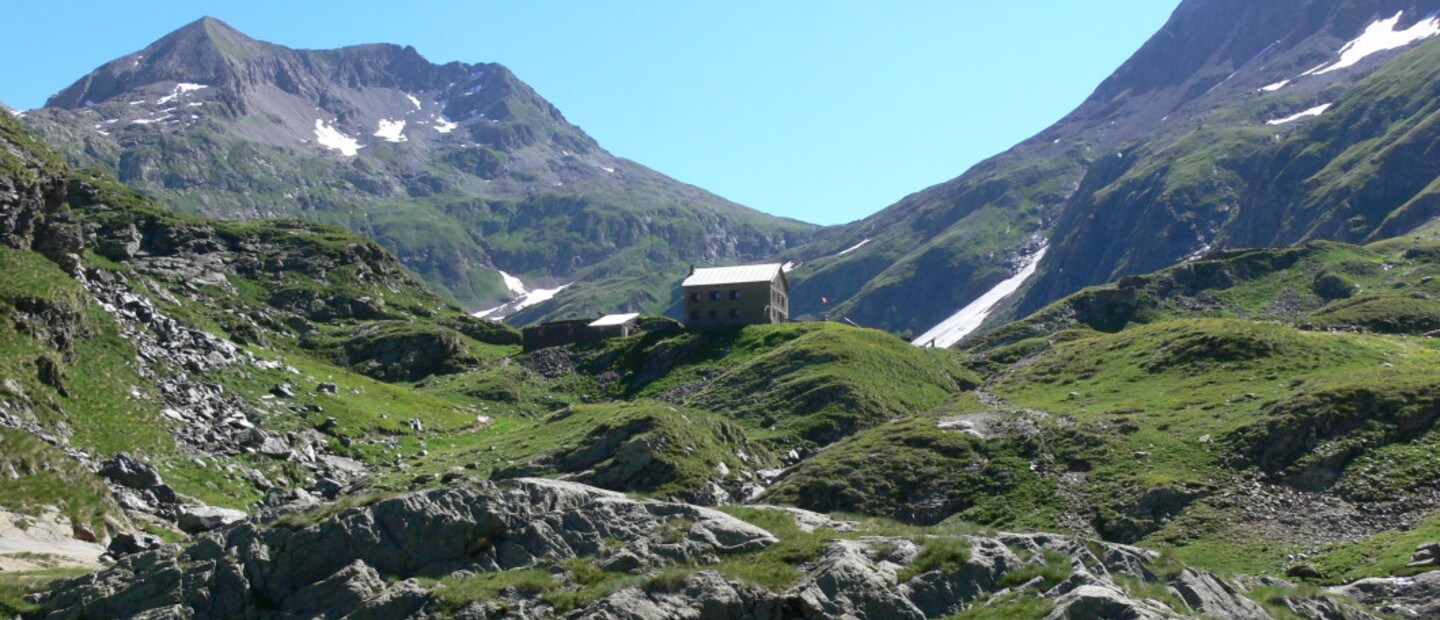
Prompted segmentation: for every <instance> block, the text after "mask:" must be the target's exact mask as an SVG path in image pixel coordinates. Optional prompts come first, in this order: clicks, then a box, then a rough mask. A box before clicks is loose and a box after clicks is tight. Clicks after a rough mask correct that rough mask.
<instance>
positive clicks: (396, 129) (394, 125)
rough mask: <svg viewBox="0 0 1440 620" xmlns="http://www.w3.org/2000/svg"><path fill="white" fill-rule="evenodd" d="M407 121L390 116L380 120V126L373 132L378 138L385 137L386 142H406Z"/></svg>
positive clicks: (407, 139)
mask: <svg viewBox="0 0 1440 620" xmlns="http://www.w3.org/2000/svg"><path fill="white" fill-rule="evenodd" d="M404 131H405V121H392V120H390V119H388V118H386V119H381V120H380V127H379V128H378V129H376V130H375V133H374V134H372V135H374V136H375V137H377V138H384V139H385V141H386V142H406V141H409V138H406V137H405V134H404V133H403V132H404Z"/></svg>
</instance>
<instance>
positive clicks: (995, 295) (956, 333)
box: [910, 245, 1050, 348]
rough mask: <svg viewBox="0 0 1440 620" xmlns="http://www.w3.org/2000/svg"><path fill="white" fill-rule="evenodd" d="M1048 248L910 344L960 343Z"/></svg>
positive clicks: (1017, 286)
mask: <svg viewBox="0 0 1440 620" xmlns="http://www.w3.org/2000/svg"><path fill="white" fill-rule="evenodd" d="M1049 249H1050V246H1048V245H1047V246H1042V247H1041V248H1040V249H1039V250H1038V251H1036V252H1035V254H1034V255H1032V256H1031V257H1030V259H1029V260H1028V261H1026V263H1025V266H1024V267H1022V268H1021V269H1020V272H1019V273H1016V274H1015V275H1014V276H1011V277H1010V279H1008V280H1005V281H1004V282H1001V283H999V284H996V285H995V288H992V289H990V290H989V291H986V292H985V294H984V295H981V296H980V298H979V299H976V300H975V301H972V302H970V305H968V306H965V307H964V308H961V309H960V311H959V312H956V313H955V314H952V315H950V318H948V319H945V320H944V321H941V322H940V324H938V325H936V326H935V327H932V328H930V331H927V332H925V333H923V334H920V337H919V338H916V339H914V340H912V341H910V344H913V345H915V346H917V347H928V346H934V347H940V348H946V347H949V346H951V345H953V344H955V343H957V342H960V340H961V339H962V338H964V337H966V336H968V335H970V332H973V331H975V330H977V329H980V325H981V324H982V323H984V322H985V319H987V318H989V317H990V313H991V312H993V311H994V310H995V307H996V306H998V305H1000V302H1002V301H1005V298H1007V297H1009V296H1011V295H1013V294H1014V293H1015V291H1017V290H1019V289H1020V285H1021V284H1024V283H1025V281H1026V280H1029V279H1030V276H1033V275H1035V270H1036V269H1037V268H1038V267H1039V266H1040V260H1041V259H1043V258H1045V251H1046V250H1049Z"/></svg>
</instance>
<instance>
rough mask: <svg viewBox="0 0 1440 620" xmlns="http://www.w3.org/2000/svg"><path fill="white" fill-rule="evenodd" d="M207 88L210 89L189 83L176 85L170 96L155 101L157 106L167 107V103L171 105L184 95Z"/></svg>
mask: <svg viewBox="0 0 1440 620" xmlns="http://www.w3.org/2000/svg"><path fill="white" fill-rule="evenodd" d="M206 88H210V87H209V86H206V85H204V84H190V83H187V82H181V83H179V84H176V85H175V90H172V91H170V94H168V95H165V96H164V97H161V98H159V99H157V100H155V105H165V104H167V103H170V102H171V101H174V100H176V99H179V98H180V96H181V95H184V94H185V93H191V92H195V91H197V90H204V89H206Z"/></svg>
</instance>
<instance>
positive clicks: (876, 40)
mask: <svg viewBox="0 0 1440 620" xmlns="http://www.w3.org/2000/svg"><path fill="white" fill-rule="evenodd" d="M9 4H10V6H8V7H7V8H6V11H5V13H6V15H5V19H4V21H3V22H0V58H4V59H5V61H4V68H3V70H0V101H4V102H5V103H8V104H10V105H11V106H13V107H16V108H20V109H30V108H35V107H39V106H41V105H43V104H44V101H45V99H46V98H47V97H49V96H50V95H51V94H54V93H56V92H58V91H60V90H61V89H62V88H64V87H65V86H67V85H69V84H70V83H71V82H73V81H74V80H76V79H78V78H80V77H81V76H83V75H84V74H86V73H88V72H89V71H91V70H92V69H94V68H95V67H98V66H100V65H101V64H104V63H105V62H108V61H110V60H112V59H114V58H117V57H119V56H123V55H125V54H128V53H130V52H134V51H136V50H139V49H141V48H143V47H145V46H146V45H148V44H149V43H151V42H153V41H154V40H156V39H158V38H160V37H162V36H164V35H165V34H166V33H168V32H170V31H172V30H174V29H176V28H179V27H180V26H182V25H184V24H186V23H189V22H191V21H194V20H195V19H198V18H199V17H201V16H203V15H210V16H213V17H216V18H219V19H221V20H224V21H226V22H228V23H229V24H231V25H232V26H234V27H236V28H237V29H239V30H240V31H242V32H245V33H246V34H249V35H250V36H252V37H255V38H257V39H262V40H265V41H271V42H274V43H279V44H282V45H286V46H289V47H295V48H333V47H340V46H344V45H352V44H359V43H375V42H388V43H399V44H403V45H413V46H415V47H416V48H417V49H419V50H420V52H421V53H422V54H424V55H425V56H426V57H427V58H429V59H430V60H431V61H433V62H448V61H451V60H460V61H465V62H498V63H501V64H504V65H506V66H508V67H510V68H511V69H512V70H513V71H515V73H516V74H517V75H519V76H520V79H522V80H525V81H526V82H527V83H529V84H530V85H531V86H533V87H535V89H536V90H537V91H539V92H540V94H541V95H542V96H544V97H546V98H547V99H549V100H550V101H551V102H552V103H554V104H555V105H556V106H557V107H559V108H560V110H561V111H562V112H564V113H565V115H566V117H567V118H569V119H570V121H571V122H573V123H575V124H577V125H579V126H580V127H582V128H584V129H585V130H586V131H587V132H588V133H590V134H591V135H592V136H594V137H595V139H596V140H598V141H599V142H600V144H601V145H602V146H604V147H605V148H607V149H609V150H610V151H611V152H612V153H615V154H616V155H620V156H622V157H628V158H630V159H633V160H636V161H638V162H640V163H642V164H645V165H648V166H650V167H652V168H655V169H657V170H659V171H661V172H663V173H665V174H668V175H670V176H673V177H675V178H678V179H680V180H682V181H686V182H689V183H693V184H695V185H699V186H701V187H704V188H706V189H708V190H710V191H713V192H715V193H717V194H720V195H722V196H725V197H726V198H729V199H731V200H734V201H736V202H739V203H741V204H744V205H746V206H749V207H753V208H756V209H760V210H762V211H766V212H769V213H774V214H778V215H784V216H789V217H794V218H797V219H802V220H806V221H811V222H816V223H822V224H836V223H843V222H847V221H852V220H856V219H859V218H862V217H864V216H866V215H869V214H871V213H874V212H875V211H878V210H880V209H882V208H884V207H886V206H888V205H889V204H891V203H893V202H895V201H896V200H898V199H900V198H901V197H903V196H904V195H906V194H909V193H911V192H915V191H919V190H921V189H924V188H925V187H928V186H930V185H933V184H935V183H939V182H942V181H945V180H948V179H950V178H953V177H955V176H958V175H959V174H960V173H961V172H964V171H965V170H966V169H967V168H969V167H970V166H972V165H974V164H975V163H978V162H979V161H980V160H982V159H984V158H986V157H989V156H991V155H994V154H996V153H998V152H1000V151H1003V150H1005V149H1006V148H1009V147H1010V146H1011V145H1013V144H1015V143H1016V142H1019V141H1020V140H1023V139H1024V138H1026V137H1029V136H1031V135H1033V134H1035V133H1037V132H1038V131H1040V130H1041V129H1044V128H1045V127H1046V126H1047V125H1049V124H1050V123H1053V122H1054V121H1056V120H1058V119H1059V118H1060V117H1062V116H1063V115H1064V114H1065V113H1066V112H1068V111H1070V110H1071V109H1072V108H1074V107H1075V106H1076V105H1077V104H1079V103H1080V102H1081V101H1082V100H1083V99H1084V98H1085V97H1086V96H1087V95H1089V94H1090V92H1091V91H1092V90H1093V89H1094V87H1095V86H1096V85H1098V84H1099V83H1100V81H1101V80H1103V79H1104V78H1105V77H1106V76H1108V75H1109V74H1110V73H1111V72H1112V71H1113V70H1114V69H1115V68H1116V67H1118V66H1119V65H1120V64H1121V63H1122V62H1124V60H1125V59H1126V58H1127V57H1129V55H1130V54H1131V53H1133V52H1134V51H1135V50H1136V49H1138V48H1139V47H1140V45H1141V44H1142V43H1144V41H1145V40H1146V39H1147V38H1149V37H1150V35H1151V34H1153V33H1154V32H1155V31H1156V30H1158V29H1159V27H1160V26H1161V25H1162V24H1163V23H1164V22H1165V19H1166V18H1167V17H1168V16H1169V14H1170V12H1172V11H1173V10H1174V8H1175V6H1176V5H1177V4H1178V1H1177V0H1085V1H1084V2H1076V1H1074V0H1031V1H1029V2H998V1H994V0H986V1H982V0H928V1H918V0H887V1H883V2H882V1H881V0H873V1H867V2H861V1H857V0H725V1H714V0H712V1H701V0H667V1H664V2H661V1H657V0H504V1H491V0H450V1H427V0H413V1H411V2H404V3H400V2H393V1H380V0H346V1H337V0H290V1H289V2H274V1H272V0H252V1H248V2H208V1H203V0H200V1H197V0H145V1H143V2H115V1H114V0H105V1H99V0H72V1H68V2H12V3H9Z"/></svg>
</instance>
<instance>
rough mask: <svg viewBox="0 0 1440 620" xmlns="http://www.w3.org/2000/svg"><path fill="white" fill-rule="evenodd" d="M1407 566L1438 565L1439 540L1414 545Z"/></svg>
mask: <svg viewBox="0 0 1440 620" xmlns="http://www.w3.org/2000/svg"><path fill="white" fill-rule="evenodd" d="M1408 566H1412V567H1422V566H1440V542H1430V543H1424V544H1421V545H1420V546H1418V547H1416V548H1415V553H1414V555H1411V556H1410V564H1408Z"/></svg>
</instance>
